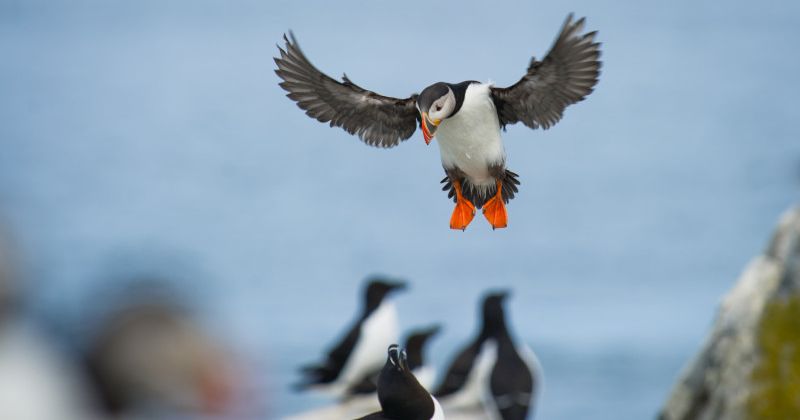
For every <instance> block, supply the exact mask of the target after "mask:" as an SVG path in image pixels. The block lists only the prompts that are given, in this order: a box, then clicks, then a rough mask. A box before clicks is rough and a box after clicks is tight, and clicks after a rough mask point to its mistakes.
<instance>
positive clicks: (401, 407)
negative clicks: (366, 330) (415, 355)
mask: <svg viewBox="0 0 800 420" xmlns="http://www.w3.org/2000/svg"><path fill="white" fill-rule="evenodd" d="M388 353H389V356H388V358H387V360H386V364H385V365H384V366H383V370H381V375H380V378H379V379H378V401H380V404H381V411H379V412H377V413H372V414H370V415H367V416H364V417H361V418H360V419H358V420H431V419H434V418H443V417H442V416H441V413H438V412H437V404H435V403H434V399H433V397H431V394H429V393H428V391H426V390H425V388H423V387H422V385H420V384H419V382H417V379H416V378H415V377H414V375H413V374H411V369H410V368H409V366H408V360H407V356H406V352H405V351H404V350H400V348H399V347H398V346H397V345H392V346H390V347H389V350H388Z"/></svg>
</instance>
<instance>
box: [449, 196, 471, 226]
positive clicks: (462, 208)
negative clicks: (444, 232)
mask: <svg viewBox="0 0 800 420" xmlns="http://www.w3.org/2000/svg"><path fill="white" fill-rule="evenodd" d="M473 217H475V206H474V205H472V203H470V201H469V200H467V199H464V198H462V199H460V200H458V201H457V202H456V208H455V209H454V210H453V215H452V216H450V229H460V230H464V229H466V228H467V226H468V225H469V224H470V222H472V218H473Z"/></svg>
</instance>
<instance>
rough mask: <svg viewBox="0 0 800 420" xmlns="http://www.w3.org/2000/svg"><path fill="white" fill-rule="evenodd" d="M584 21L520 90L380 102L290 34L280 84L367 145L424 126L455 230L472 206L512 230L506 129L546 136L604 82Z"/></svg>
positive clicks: (566, 32)
mask: <svg viewBox="0 0 800 420" xmlns="http://www.w3.org/2000/svg"><path fill="white" fill-rule="evenodd" d="M583 25H584V19H583V18H581V19H579V20H578V21H577V22H573V20H572V15H569V17H567V20H566V21H565V22H564V25H563V27H562V28H561V32H560V33H559V34H558V36H557V37H556V40H555V43H554V44H553V46H552V47H551V48H550V51H549V52H548V53H547V55H546V56H545V58H544V59H543V60H542V61H538V60H536V59H535V58H532V59H531V61H530V64H529V65H528V69H527V72H526V73H525V75H524V76H522V78H521V79H520V80H519V81H518V82H517V83H515V84H514V85H512V86H510V87H507V88H498V87H495V86H493V85H492V84H491V83H480V82H476V81H465V82H461V83H455V84H453V83H445V82H437V83H434V84H432V85H430V86H428V87H426V88H425V89H423V90H422V93H420V94H419V95H417V94H413V95H411V96H410V97H408V98H405V99H398V98H392V97H388V96H383V95H380V94H377V93H375V92H371V91H369V90H366V89H363V88H362V87H360V86H358V85H356V84H355V83H353V82H352V81H350V79H348V78H347V75H345V76H343V78H342V82H338V81H336V80H334V79H333V78H331V77H329V76H327V75H325V74H324V73H322V72H321V71H319V70H318V69H317V68H316V67H314V66H313V65H312V64H311V62H310V61H309V60H308V58H306V56H305V55H304V54H303V52H302V51H301V50H300V47H299V45H298V44H297V41H296V40H295V38H294V35H293V34H291V33H290V37H289V38H287V37H286V36H284V40H285V42H286V46H285V49H283V48H280V47H279V50H280V58H276V59H275V63H276V64H277V66H278V69H277V70H276V71H275V72H276V73H277V75H278V76H279V77H280V78H281V79H283V82H281V83H280V86H281V87H282V88H283V89H285V90H286V91H287V92H289V93H288V94H287V96H288V97H289V98H291V99H292V100H294V101H296V102H297V105H298V106H299V107H300V108H301V109H303V110H305V111H306V114H308V115H309V116H310V117H312V118H315V119H317V120H318V121H320V122H324V123H330V125H331V127H333V126H337V127H342V128H343V129H344V130H345V131H347V132H348V133H350V134H356V135H358V136H359V137H360V138H361V140H363V141H364V142H365V143H367V144H369V145H372V146H378V147H387V148H388V147H393V146H396V145H398V144H399V143H400V141H402V140H406V139H408V138H410V137H411V135H412V134H414V131H415V130H416V125H417V122H419V125H420V128H421V130H422V134H423V137H424V138H425V142H426V143H428V144H430V141H431V139H432V138H433V137H434V136H437V137H438V138H439V151H440V154H441V159H442V165H443V166H444V171H445V173H446V175H447V176H446V177H445V179H444V180H443V181H442V183H444V184H445V187H444V190H446V191H448V197H451V198H453V199H454V201H455V203H456V207H455V209H454V210H453V214H452V216H451V218H450V228H452V229H461V230H463V229H466V227H467V225H469V224H470V222H471V221H472V219H473V217H474V214H475V209H476V208H483V215H484V216H485V217H486V219H487V220H488V221H489V223H490V224H491V225H492V228H504V227H506V226H507V224H508V215H507V212H506V207H505V204H506V203H508V201H509V200H511V199H512V198H514V194H515V193H516V192H517V191H518V190H517V185H519V181H518V180H517V174H515V173H514V172H511V171H509V170H508V169H506V154H505V149H504V147H503V141H502V139H501V137H500V128H501V127H502V128H504V129H505V126H506V125H508V124H514V123H517V122H522V123H523V124H525V125H526V126H528V127H530V128H534V129H535V128H542V129H547V128H550V127H551V126H553V125H554V124H556V123H557V122H558V121H559V120H560V119H561V117H562V115H563V113H564V109H565V108H566V107H567V106H568V105H571V104H574V103H576V102H579V101H581V100H583V99H584V98H585V97H586V96H587V95H589V94H590V93H591V92H592V90H593V89H594V86H595V85H596V84H597V80H598V77H599V75H600V65H601V63H600V61H599V57H600V44H599V43H597V42H594V37H595V34H596V32H590V33H588V34H582V31H583Z"/></svg>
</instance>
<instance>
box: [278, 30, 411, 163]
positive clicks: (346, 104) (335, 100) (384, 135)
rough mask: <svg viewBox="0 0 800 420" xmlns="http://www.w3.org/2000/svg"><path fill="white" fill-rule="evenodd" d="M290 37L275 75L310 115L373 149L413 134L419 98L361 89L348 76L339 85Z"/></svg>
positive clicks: (395, 144) (396, 142)
mask: <svg viewBox="0 0 800 420" xmlns="http://www.w3.org/2000/svg"><path fill="white" fill-rule="evenodd" d="M289 36H290V38H287V37H286V36H285V35H284V37H283V39H284V41H286V49H285V50H284V49H283V48H280V47H278V49H279V50H280V52H281V56H280V58H275V64H277V65H278V69H277V70H275V73H277V75H278V76H279V77H280V78H281V79H283V82H281V83H280V86H281V87H282V88H283V89H284V90H286V91H287V92H289V93H288V94H287V95H286V96H288V97H289V98H291V99H292V100H293V101H295V102H297V106H299V107H300V108H301V109H303V110H304V111H306V114H308V116H310V117H313V118H315V119H317V120H318V121H320V122H324V123H330V125H331V127H333V126H336V127H342V128H343V129H344V130H345V131H347V132H348V133H350V134H356V135H358V137H360V138H361V140H363V141H364V142H365V143H367V144H369V145H371V146H378V147H393V146H397V145H398V144H399V143H400V141H402V140H405V139H407V138H409V137H411V135H412V134H414V131H415V130H416V128H417V119H418V118H419V117H418V116H419V112H418V111H417V108H416V97H417V95H413V96H411V97H410V98H406V99H397V98H391V97H388V96H382V95H379V94H377V93H375V92H371V91H369V90H366V89H363V88H361V87H359V86H358V85H356V84H355V83H353V82H351V81H350V79H348V78H347V75H345V76H344V77H343V78H342V80H343V81H342V82H338V81H336V80H334V79H332V78H331V77H329V76H327V75H325V74H324V73H322V72H321V71H319V70H317V68H316V67H314V66H313V65H312V64H311V62H310V61H308V59H307V58H306V56H305V55H304V54H303V52H302V51H300V47H299V46H298V45H297V41H296V40H295V39H294V35H293V34H291V33H289Z"/></svg>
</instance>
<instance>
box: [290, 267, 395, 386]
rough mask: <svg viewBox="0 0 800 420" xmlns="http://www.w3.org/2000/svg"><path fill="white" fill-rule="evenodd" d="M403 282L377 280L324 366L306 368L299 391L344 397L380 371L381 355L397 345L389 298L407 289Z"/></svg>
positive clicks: (392, 309)
mask: <svg viewBox="0 0 800 420" xmlns="http://www.w3.org/2000/svg"><path fill="white" fill-rule="evenodd" d="M405 287H406V284H405V283H403V282H396V281H388V280H381V279H374V280H372V281H370V282H369V284H368V285H367V288H366V291H365V293H364V307H363V309H362V310H361V314H360V315H359V316H358V318H357V319H356V322H355V323H354V324H353V325H352V326H351V327H350V329H349V330H348V331H347V333H346V334H345V335H344V337H343V338H342V339H341V340H340V341H339V342H338V343H336V345H335V346H333V348H331V350H330V351H328V354H327V355H326V357H325V360H324V361H323V362H322V363H319V364H314V365H310V366H305V367H303V368H302V373H303V374H304V376H305V378H304V379H303V380H302V382H301V383H300V384H299V385H298V386H297V388H298V389H301V390H302V389H306V388H317V389H321V390H325V391H328V392H329V393H331V394H334V395H342V394H343V393H344V392H345V391H346V390H347V389H348V388H349V387H350V386H352V385H353V384H355V383H356V381H358V380H360V379H361V378H363V377H364V376H365V375H366V374H368V373H369V372H371V371H373V370H375V369H380V366H381V364H382V363H383V357H382V356H381V354H383V352H384V351H385V350H384V349H386V347H387V346H388V345H390V344H392V343H395V342H397V335H398V329H399V327H398V322H397V310H396V309H395V307H394V304H393V303H392V302H391V301H389V300H388V299H387V297H388V296H389V295H390V294H391V293H392V292H395V291H398V290H403V289H405Z"/></svg>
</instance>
